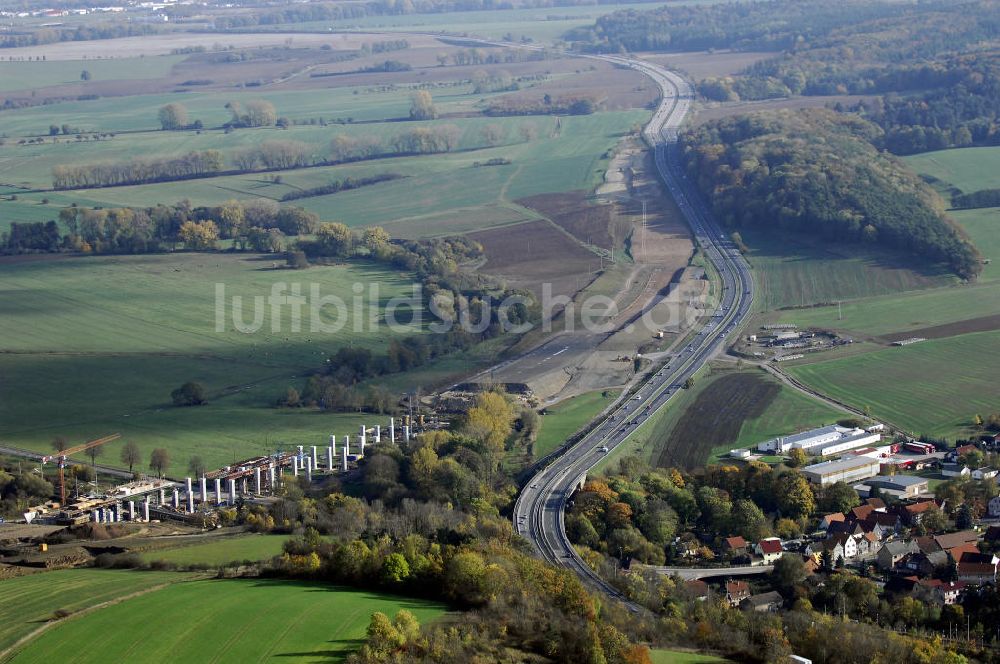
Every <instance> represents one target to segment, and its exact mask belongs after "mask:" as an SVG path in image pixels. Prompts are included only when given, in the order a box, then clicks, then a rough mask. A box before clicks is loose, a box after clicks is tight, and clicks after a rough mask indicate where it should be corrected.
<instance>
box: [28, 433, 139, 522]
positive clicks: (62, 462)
mask: <svg viewBox="0 0 1000 664" xmlns="http://www.w3.org/2000/svg"><path fill="white" fill-rule="evenodd" d="M121 437H122V436H121V434H120V433H113V434H111V435H110V436H105V437H104V438H97V439H96V440H91V441H88V442H86V443H81V444H79V445H74V446H73V447H67V448H66V449H64V450H62V451H60V452H57V453H55V454H50V455H48V456H43V457H42V463H43V464H44V463H48V462H49V461H53V460H55V461H56V462H57V463H58V464H59V505H60V507H61V506H63V505H65V504H66V477H65V469H66V457H68V456H71V455H73V454H79V453H80V452H84V451H86V450H89V449H91V448H93V447H99V446H101V445H103V444H104V443H110V442H111V441H113V440H118V439H119V438H121Z"/></svg>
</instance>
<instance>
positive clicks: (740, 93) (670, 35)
mask: <svg viewBox="0 0 1000 664" xmlns="http://www.w3.org/2000/svg"><path fill="white" fill-rule="evenodd" d="M570 37H571V38H573V39H576V40H578V46H579V47H580V48H582V49H585V50H592V51H619V50H623V49H624V50H675V51H687V50H701V49H713V48H731V49H735V50H764V51H777V53H776V54H775V55H774V57H771V58H767V59H764V60H762V61H760V62H758V63H756V64H754V65H751V66H750V67H748V68H747V69H746V70H745V71H743V72H741V73H740V74H739V75H737V76H727V77H717V78H706V79H704V80H702V81H700V82H699V83H698V91H699V93H700V94H701V95H702V96H703V97H705V98H706V99H709V100H712V101H738V100H757V99H769V98H775V97H787V96H792V95H843V94H856V95H879V97H877V98H875V99H873V100H864V101H862V102H860V103H859V104H857V105H855V106H853V107H851V108H850V109H849V110H856V111H861V112H862V113H863V114H864V115H865V117H867V118H868V119H870V120H872V121H873V122H875V123H877V124H878V125H879V126H881V127H882V128H883V129H884V130H885V133H886V135H885V138H884V143H883V145H884V147H886V148H887V149H889V150H890V151H892V152H894V153H896V154H912V153H915V152H922V151H926V150H936V149H941V148H947V147H964V146H968V145H996V144H1000V130H998V122H997V110H996V109H997V108H1000V83H998V74H1000V51H998V50H997V47H1000V42H998V38H1000V2H996V0H977V1H972V2H937V1H933V0H932V1H930V2H921V3H916V4H911V3H869V2H862V1H858V0H848V1H847V2H841V3H826V2H822V1H820V0H804V1H799V2H791V1H789V0H770V1H767V2H751V3H741V4H739V5H730V4H720V5H707V6H700V5H699V6H691V7H678V6H673V5H668V6H665V7H663V8H660V9H656V10H652V11H645V12H640V11H636V10H629V11H622V12H617V13H614V14H611V15H608V16H604V17H601V18H600V19H598V21H597V23H596V24H595V25H594V26H592V27H590V28H587V29H583V30H578V31H576V32H574V33H572V34H571V35H570Z"/></svg>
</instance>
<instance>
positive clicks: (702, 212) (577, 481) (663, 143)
mask: <svg viewBox="0 0 1000 664" xmlns="http://www.w3.org/2000/svg"><path fill="white" fill-rule="evenodd" d="M583 57H592V58H599V59H603V60H606V61H609V62H612V63H614V64H617V65H620V66H624V67H630V68H632V69H635V70H637V71H640V72H642V73H644V74H646V75H647V76H649V77H650V78H651V79H653V81H655V82H656V84H657V85H658V86H659V87H660V89H661V91H662V99H661V103H660V105H659V107H658V108H657V109H656V111H655V112H654V114H653V117H652V119H651V120H650V122H649V124H647V125H646V127H645V129H644V130H643V135H644V137H645V139H646V141H647V143H648V144H649V145H650V147H651V148H652V149H653V150H654V151H655V157H656V166H657V170H658V171H659V174H660V176H661V178H662V180H663V182H664V185H665V186H666V188H667V190H668V191H669V192H670V194H671V196H673V198H674V200H675V201H676V203H677V205H678V207H679V208H680V210H681V212H682V213H683V214H684V216H685V217H686V219H687V221H688V223H689V225H690V226H691V231H692V234H693V236H694V238H695V241H696V245H697V246H698V247H700V248H701V249H702V250H703V251H704V253H705V255H706V256H707V258H708V259H709V260H710V261H711V263H712V264H713V265H714V267H715V269H716V270H717V271H718V273H719V275H720V277H721V288H722V291H721V293H719V294H718V295H720V297H719V298H718V300H719V305H718V307H717V308H716V309H715V311H713V312H711V313H712V315H711V316H709V317H708V319H707V321H705V322H703V323H702V326H701V328H700V329H699V330H698V331H697V333H696V334H694V336H693V337H692V338H690V339H689V341H688V342H687V343H686V344H685V345H684V347H682V348H680V349H679V352H678V353H677V354H676V355H675V356H674V358H673V359H672V360H671V361H670V363H669V364H668V365H667V366H666V367H664V368H663V369H661V370H659V371H658V372H657V373H656V374H655V375H653V376H652V377H650V378H649V379H647V381H646V382H645V383H644V384H642V385H641V386H640V387H639V388H638V389H636V390H635V391H634V392H633V393H632V394H630V395H629V397H628V398H627V399H625V400H623V401H622V402H621V403H620V404H619V406H618V407H617V408H616V409H615V410H614V411H613V412H611V413H609V414H607V415H605V416H604V417H603V419H599V420H595V421H594V422H593V423H592V428H591V431H590V432H589V433H588V434H587V435H586V436H584V437H583V438H582V439H581V440H580V441H579V442H578V443H576V444H575V445H573V446H572V447H569V448H568V449H566V450H565V451H564V452H563V454H561V455H559V456H558V457H555V458H553V459H552V460H551V461H550V462H549V463H548V465H546V466H544V467H543V468H541V469H540V470H539V471H538V472H537V473H536V474H535V475H534V476H533V477H532V478H531V479H530V480H529V481H528V482H527V483H526V484H525V487H524V489H523V490H522V491H521V494H520V496H519V497H518V499H517V503H516V504H515V507H514V516H513V518H514V526H515V528H516V529H517V532H518V533H519V534H521V535H522V536H524V537H525V538H527V539H528V540H530V541H531V542H532V543H533V544H534V545H535V546H536V547H537V549H538V553H539V555H541V557H542V558H544V559H546V560H548V561H549V562H551V563H554V564H557V565H561V566H564V567H568V568H570V569H572V570H573V571H575V572H576V573H577V574H578V575H579V576H580V577H581V578H582V579H583V580H584V582H585V583H586V584H587V585H588V586H590V587H592V588H594V589H596V590H599V591H602V592H605V593H607V594H608V595H611V596H612V597H615V598H617V599H621V600H625V598H624V597H623V596H622V594H621V593H620V592H619V591H618V590H616V589H615V588H614V587H612V586H611V585H610V584H608V583H607V582H605V581H604V580H603V579H601V578H600V577H599V576H598V575H597V574H596V573H595V572H594V571H593V570H591V569H590V568H589V567H588V566H587V565H586V564H585V563H584V562H583V560H582V559H581V558H580V557H579V556H578V555H577V553H576V551H574V549H573V546H572V545H571V544H570V542H569V539H568V538H567V536H566V526H565V522H564V511H565V507H566V503H567V501H568V500H569V499H570V497H571V496H572V494H573V491H574V490H575V489H576V488H577V487H578V486H580V485H581V483H582V482H583V481H584V480H585V478H586V476H587V472H588V471H590V470H591V469H592V468H593V467H594V466H596V465H597V464H598V463H600V462H601V461H602V460H603V459H604V458H605V455H606V454H607V453H608V452H609V451H612V450H614V448H615V447H617V446H618V445H620V444H621V443H622V442H623V441H624V440H625V439H626V438H628V436H629V435H630V434H632V433H633V432H634V431H635V430H636V428H637V427H639V426H640V425H641V424H642V423H643V422H645V421H646V420H647V419H648V418H649V417H650V416H652V415H653V414H654V413H655V412H656V411H658V410H659V409H661V408H663V407H664V406H666V405H667V404H668V403H669V402H670V400H671V399H672V398H673V397H674V395H676V394H677V393H678V392H679V391H680V390H681V389H683V387H682V386H683V384H684V382H685V381H686V380H687V379H688V378H689V377H691V376H693V375H694V374H695V372H697V371H698V370H699V369H700V368H701V367H702V366H703V365H704V364H705V363H706V362H708V361H709V360H710V359H711V358H712V357H713V356H714V355H715V354H716V352H717V351H718V350H719V349H720V347H722V345H723V344H724V342H725V339H726V338H727V337H728V336H729V335H731V334H733V333H735V332H737V331H738V328H739V327H740V326H741V325H742V323H744V322H745V320H746V318H747V316H748V315H749V313H750V307H751V303H752V300H753V279H752V278H751V276H750V267H749V265H748V264H747V262H746V261H745V259H744V258H743V256H742V255H741V254H740V253H739V251H738V250H737V248H736V247H735V246H734V245H733V244H732V242H731V241H730V240H729V239H728V237H727V236H726V235H725V234H724V232H723V231H722V229H721V228H720V227H719V226H718V225H717V224H716V222H715V221H714V220H713V219H712V217H711V214H710V213H709V211H708V209H707V207H706V206H705V204H704V202H703V201H702V200H701V198H700V197H699V195H698V194H697V192H695V191H694V188H693V186H692V184H691V183H690V182H688V180H687V178H686V177H685V176H684V174H683V173H682V169H681V166H680V164H679V161H678V155H677V132H678V130H679V128H680V126H681V124H682V123H683V122H684V119H685V118H686V117H687V114H688V112H689V111H690V108H691V102H692V99H693V96H694V92H693V90H692V88H691V86H690V85H689V83H688V82H687V81H686V80H684V79H683V78H682V77H681V76H679V75H677V74H675V73H673V72H671V71H668V70H666V69H664V68H662V67H660V66H658V65H654V64H651V63H648V62H643V61H639V60H632V59H629V58H627V57H621V56H583ZM656 569H658V570H660V571H662V572H663V573H670V572H674V571H676V572H677V573H679V574H681V575H682V576H684V577H685V578H698V577H700V576H716V575H719V574H746V573H763V572H766V571H769V569H767V568H761V567H756V568H745V569H728V570H727V569H718V568H713V569H705V570H693V569H685V568H656Z"/></svg>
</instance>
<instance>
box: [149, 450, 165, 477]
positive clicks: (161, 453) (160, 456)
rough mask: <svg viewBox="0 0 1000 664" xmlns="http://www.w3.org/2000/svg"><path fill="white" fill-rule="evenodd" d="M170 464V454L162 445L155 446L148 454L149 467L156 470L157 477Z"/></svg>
mask: <svg viewBox="0 0 1000 664" xmlns="http://www.w3.org/2000/svg"><path fill="white" fill-rule="evenodd" d="M169 466H170V454H169V453H168V452H167V451H166V450H165V449H163V448H162V447H157V448H156V449H154V450H153V452H152V453H151V454H150V455H149V468H150V470H154V471H156V475H157V477H163V474H164V473H165V472H167V468H168V467H169Z"/></svg>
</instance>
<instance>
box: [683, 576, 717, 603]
mask: <svg viewBox="0 0 1000 664" xmlns="http://www.w3.org/2000/svg"><path fill="white" fill-rule="evenodd" d="M684 585H685V586H686V587H687V590H688V593H690V595H691V598H692V599H695V600H697V601H699V602H704V601H705V600H707V599H708V598H709V597H710V596H711V594H712V590H711V588H710V587H709V585H708V584H707V583H705V582H704V581H702V580H701V579H692V580H690V581H685V582H684Z"/></svg>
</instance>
